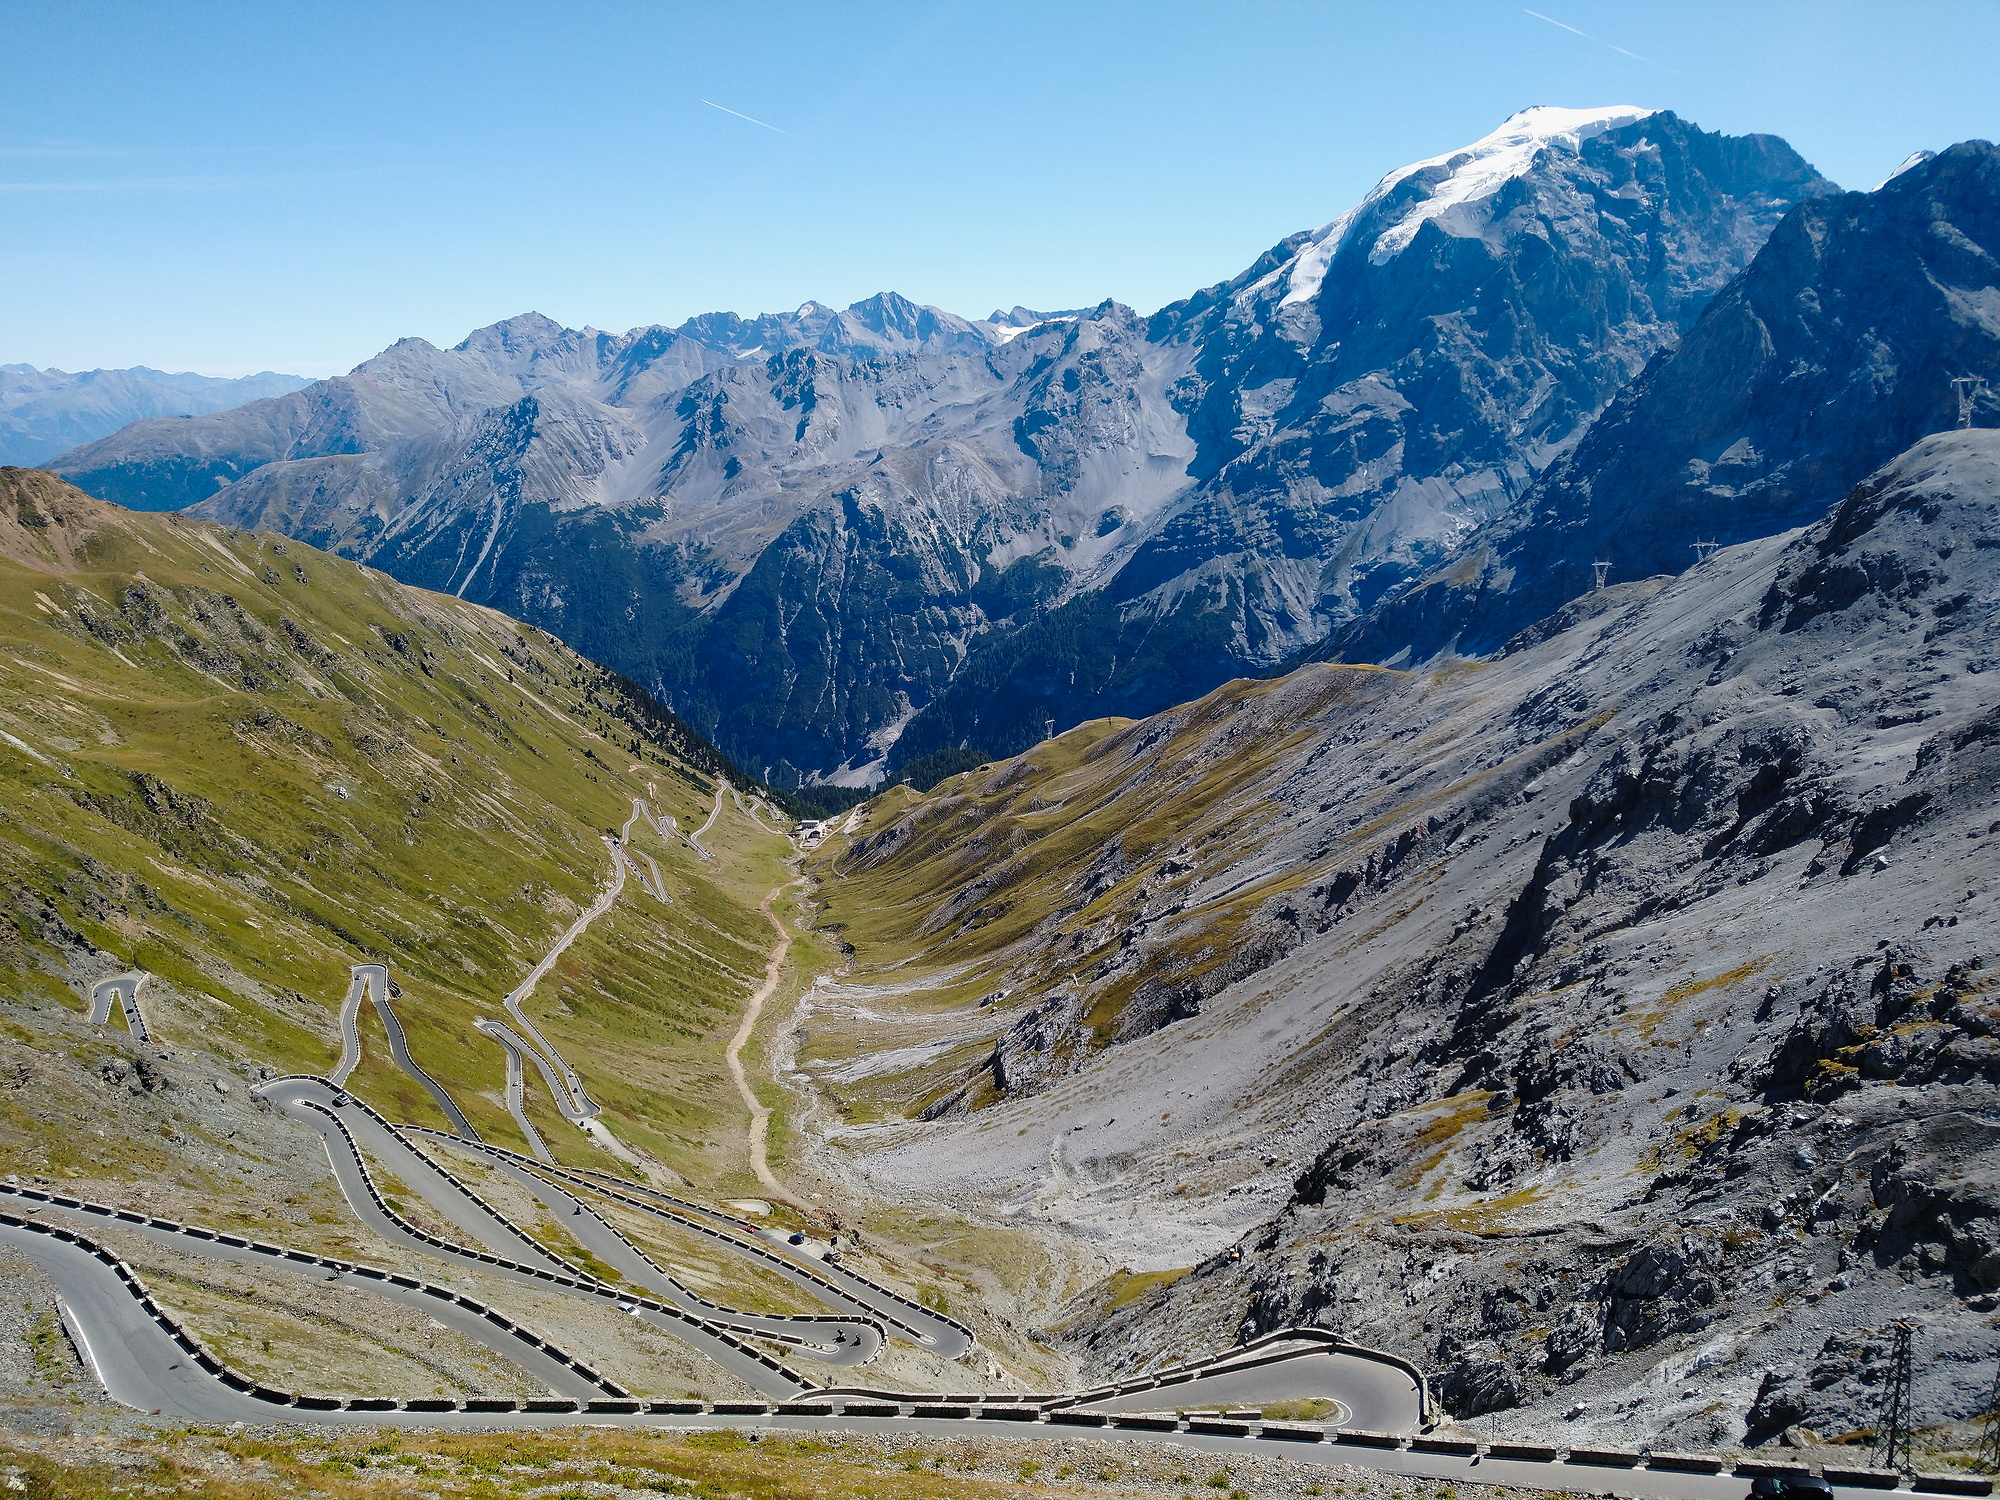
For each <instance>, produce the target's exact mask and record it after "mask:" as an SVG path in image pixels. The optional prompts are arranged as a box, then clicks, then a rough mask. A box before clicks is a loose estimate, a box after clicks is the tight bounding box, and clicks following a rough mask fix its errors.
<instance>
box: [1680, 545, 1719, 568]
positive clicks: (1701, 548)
mask: <svg viewBox="0 0 2000 1500" xmlns="http://www.w3.org/2000/svg"><path fill="white" fill-rule="evenodd" d="M1688 545H1689V546H1690V547H1692V548H1694V561H1695V566H1696V567H1700V566H1701V565H1702V564H1703V563H1705V562H1707V561H1708V560H1709V558H1710V557H1711V556H1713V555H1714V553H1715V549H1716V548H1717V547H1720V546H1721V545H1722V543H1720V542H1689V543H1688Z"/></svg>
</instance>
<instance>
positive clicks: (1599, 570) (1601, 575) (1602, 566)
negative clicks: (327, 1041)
mask: <svg viewBox="0 0 2000 1500" xmlns="http://www.w3.org/2000/svg"><path fill="white" fill-rule="evenodd" d="M1590 570H1591V572H1593V573H1595V574H1596V575H1597V588H1596V592H1597V593H1600V594H1601V593H1603V592H1604V580H1605V579H1606V578H1609V577H1610V576H1611V564H1610V563H1609V562H1608V561H1606V560H1603V559H1599V560H1598V561H1596V562H1594V563H1592V564H1591V565H1590Z"/></svg>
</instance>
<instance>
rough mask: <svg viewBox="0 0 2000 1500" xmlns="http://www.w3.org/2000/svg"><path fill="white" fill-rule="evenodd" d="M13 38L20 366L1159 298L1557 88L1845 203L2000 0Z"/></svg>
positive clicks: (1963, 120) (1421, 4) (1997, 103)
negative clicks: (496, 331) (1709, 139)
mask: <svg viewBox="0 0 2000 1500" xmlns="http://www.w3.org/2000/svg"><path fill="white" fill-rule="evenodd" d="M1537 13H1539V14H1537ZM1571 28H1573V29H1571ZM1579 33H1583V34H1579ZM0 55H4V56H6V57H7V58H8V60H9V66H8V69H7V74H8V84H7V87H6V89H5V90H0V226H4V230H5V232H4V233H0V362H11V361H17V360H25V361H28V362H30V363H33V364H37V365H59V366H62V367H64V368H69V369H78V368H88V367H91V366H96V365H129V364H135V363H145V364H153V365H158V366H163V367H165V368H169V369H198V370H203V371H208V372H211V373H216V374H241V373H247V372H249V371H252V370H258V369H264V368H275V369H281V370H289V371H295V372H297V373H301V374H307V375H322V374H331V373H335V372H337V371H340V370H345V369H347V368H349V367H351V366H352V365H353V364H355V363H357V362H358V361H360V360H361V359H364V358H366V357H367V356H368V355H369V354H371V353H373V352H375V351H376V350H377V349H380V348H381V347H383V346H384V345H386V344H388V343H390V342H392V341H393V340H394V339H396V338H398V337H401V336H404V335H407V334H419V335H421V336H423V337H425V338H428V339H431V340H433V341H434V342H438V343H454V342H456V341H457V340H458V339H460V338H462V337H463V336H464V335H465V333H466V332H468V331H469V330H470V329H472V328H474V327H477V326H479V325H481V324H484V323H489V322H492V321H494V320H495V319H497V318H501V317H505V316H508V315H510V314H513V313H517V312H521V311H525V310H527V309H530V308H533V309H537V310H539V311H542V312H545V313H547V314H549V315H550V316H551V317H554V318H557V319H560V320H561V321H563V322H565V323H568V324H570V325H572V326H577V325H581V324H585V323H589V324H592V325H594V326H597V327H600V328H613V329H624V328H627V327H630V326H633V325H636V324H641V323H652V322H665V323H675V322H679V321H680V320H681V319H683V318H685V317H687V316H689V315H691V314H694V313H698V312H705V311H709V310H712V309H729V310H733V311H737V312H745V313H754V312H759V311H766V310H771V309H776V308H784V307H792V306H796V305H797V304H798V303H800V302H802V301H804V300H805V299H807V298H809V297H810V298H817V299H819V300H821V301H824V302H829V303H833V304H836V305H844V304H846V303H848V302H851V301H854V300H856V299H857V298H860V297H864V296H867V295H869V294H871V293H873V292H876V291H879V290H882V289H884V288H894V289H895V290H898V291H901V292H903V293H904V294H906V295H908V296H911V297H914V298H916V299H917V300H919V301H923V302H931V303H935V304H937V305H939V306H943V307H947V308H950V309H952V310H953V311H957V312H961V313H964V314H967V315H968V316H974V317H977V316H982V315H984V314H985V313H986V312H988V311H990V310H991V309H992V308H994V307H996V306H1003V307H1004V306H1011V305H1013V304H1014V303H1016V302H1019V303H1023V304H1025V305H1027V306H1030V307H1044V308H1048V307H1066V306H1073V305H1078V304H1084V303H1090V302H1095V301H1097V300H1099V299H1101V298H1103V297H1106V296H1111V297H1116V298H1118V299H1119V300H1120V301H1123V302H1127V303H1130V304H1132V305H1134V306H1136V307H1138V308H1139V309H1140V310H1142V311H1150V310H1152V309H1153V308H1155V307H1157V306H1159V305H1160V304H1162V303H1164V302H1168V301H1171V300H1173V299H1174V298H1176V297H1180V296H1184V295H1186V294H1187V293H1188V292H1190V291H1192V290H1194V289H1195V288H1197V287H1200V286H1204V285H1207V284H1209V283H1211V282H1214V281H1217V280H1220V279H1222V278H1224V277H1227V276H1230V275H1233V274H1234V273H1235V272H1237V271H1238V270H1240V269H1242V268H1243V267H1244V266H1245V265H1247V264H1248V263H1249V262H1250V261H1251V260H1252V259H1254V258H1255V256H1256V255H1257V254H1258V253H1259V252H1261V251H1262V250H1263V249H1265V248H1266V247H1268V246H1269V245H1270V244H1272V243H1273V242H1275V241H1276V240H1278V239H1279V238H1281V237H1282V236H1284V235H1285V234H1288V233H1290V232H1291V231H1293V230H1296V229H1302V228H1308V227H1311V226H1313V225H1316V224H1318V223H1321V222H1323V221H1325V220H1327V219H1329V218H1332V217H1333V216H1334V215H1335V214H1336V213H1338V212H1339V211H1340V210H1341V209H1343V208H1345V207H1346V206H1347V205H1348V204H1350V203H1351V202H1353V200H1354V199H1356V198H1357V197H1359V196H1360V194H1362V193H1363V192H1365V191H1366V190H1367V188H1368V187H1369V186H1370V185H1371V184H1372V183H1373V182H1374V181H1375V179H1376V178H1377V177H1379V176H1380V175H1381V174H1382V173H1383V172H1384V171H1386V170H1388V169H1389V168H1391V167H1394V166H1397V165H1399V164H1401V163H1403V162H1406V161H1410V160H1414V159H1417V158H1421V157H1425V156H1430V155H1434V154H1436V153H1438V152H1440V151H1446V150H1449V149H1451V148H1452V147H1455V146H1458V145H1462V144H1464V143H1466V142H1468V141H1471V140H1474V139H1476V138H1477V137H1479V136H1481V135H1484V134H1485V133H1486V132H1487V131H1489V130H1491V129H1492V128H1493V127H1494V126H1495V125H1497V124H1498V123H1499V122H1500V120H1501V119H1503V118H1504V117H1505V116H1506V115H1508V114H1510V113H1512V112H1513V111H1514V110H1516V109H1520V108H1523V107H1525V106H1527V105H1531V104H1567V105H1585V106H1588V105H1600V104H1620V103H1629V104H1639V105H1648V106H1654V107H1661V108H1671V109H1674V110H1677V111H1678V112H1679V113H1681V114H1682V115H1683V116H1685V117H1686V118H1688V119H1691V120H1694V121H1695V122H1697V123H1699V124H1700V125H1702V126H1704V127H1705V128H1708V129H1719V130H1727V131H1731V132H1745V131H1759V130H1761V131H1770V132H1773V133H1776V134H1779V135H1782V136H1784V137H1786V138H1787V139H1788V140H1790V141H1791V142H1792V144H1793V145H1795V146H1796V147H1798V149H1799V150H1800V151H1802V152H1803V153H1804V154H1805V155H1806V156H1807V158H1808V159H1810V160H1811V161H1812V162H1813V163H1814V164H1815V165H1816V166H1818V167H1819V168H1820V170H1821V171H1823V172H1825V173H1826V174H1827V175H1828V176H1830V177H1832V178H1834V179H1835V180H1836V181H1839V182H1840V183H1842V184H1843V185H1844V186H1848V187H1870V186H1873V185H1874V183H1876V182H1877V181H1879V180H1880V179H1881V178H1882V177H1884V176H1885V175H1887V174H1888V172H1889V171H1891V170H1892V169H1893V168H1894V167H1895V165H1896V163H1897V162H1899V161H1900V160H1902V158H1903V157H1904V156H1906V155H1907V154H1908V153H1909V152H1910V151H1912V150H1914V149H1916V148H1918V147H1924V146H1928V147H1932V148H1936V147H1941V146H1944V145H1947V144H1949V143H1950V142H1952V141H1954V140H1960V139H1964V138H1966V137H1968V136H1984V137H1986V138H1988V139H1992V138H1995V137H2000V67H1996V66H1995V64H1994V61H1993V60H1994V58H1995V57H1996V56H2000V4H1994V3H1992V0H1971V3H1958V0H1937V3H1922V0H1906V3H1900V4H1897V3H1884V0H1875V3H1870V4H1860V3H1853V4H1848V3H1838V0H1817V3H1812V4H1794V3H1781V0H1727V3H1707V0H1681V3H1674V4H1637V3H1623V4H1614V3H1607V0H1538V3H1536V4H1535V5H1534V6H1533V7H1532V9H1530V8H1525V7H1523V6H1521V5H1519V4H1508V3H1500V0H1492V3H1488V0H1428V3H1427V0H1403V3H1395V4H1390V3H1382V4H1325V3H1321V4H1306V3H1253V0H1244V3H1237V4H1229V5H1222V4H1210V5H1191V4H1189V5H1180V4H1173V3H1168V0H1156V3H1152V4H1133V5H1123V4H1093V3H1090V0H1068V3H1060V4H1041V3H1022V0H1009V3H1005V4H1001V3H992V0H988V3H984V4H969V3H873V4H867V5H862V4H846V3H825V0H820V3H816V4H810V5H806V4H800V5H791V4H727V3H721V0H711V3H707V4H699V5H690V4H679V3H646V4H640V3H632V4H591V3H585V0H565V3H545V4H533V5H529V4H513V3H508V0H482V3H478V4H449V3H433V4H427V3H424V0H401V3H396V4H382V5H377V4H361V3H342V0H314V3H312V4H305V3H290V0H280V3H275V4H273V3H268V0H262V3H256V4H241V5H236V4H223V3H203V0H179V3H175V4H165V3H159V0H148V3H103V4H100V3H92V0H64V3H62V4H60V5H31V4H29V3H28V0H4V3H0ZM703 101H710V102H709V103H704V102H703ZM713 105H720V106H722V108H715V107H712V106H713ZM725 110H733V111H737V112H738V114H730V113H725V112H724V111H725ZM739 115H745V116H749V117H751V118H750V119H743V118H739V117H738V116H739ZM753 121H758V122H764V123H762V124H759V123H753ZM766 126H769V127H772V128H766Z"/></svg>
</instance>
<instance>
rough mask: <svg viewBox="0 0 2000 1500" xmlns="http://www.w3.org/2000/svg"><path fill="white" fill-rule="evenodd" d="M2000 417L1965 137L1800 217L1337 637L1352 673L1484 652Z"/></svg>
mask: <svg viewBox="0 0 2000 1500" xmlns="http://www.w3.org/2000/svg"><path fill="white" fill-rule="evenodd" d="M1966 376H1970V377H1979V378H1983V379H1985V380H1986V381H1987V386H1986V388H1985V389H1984V391H1982V392H1980V393H1978V394H1977V395H1976V396H1973V397H1971V398H1970V400H1969V405H1968V411H1967V415H1968V416H1969V419H1970V420H1971V421H1972V422H1973V424H1974V425H1980V426H1990V425H1992V424H1993V423H1995V422H1996V421H2000V151H1996V150H1995V148H1994V147H1993V146H1991V145H1989V144H1987V143H1985V142H1979V141H1974V142H1968V143H1965V144H1963V145H1959V146H1954V147H1952V148H1951V149H1950V150H1949V151H1946V152H1943V153H1942V154H1940V155H1937V156H1934V157H1931V158H1929V159H1927V160H1924V161H1921V162H1919V163H1917V164H1916V165H1915V166H1912V167H1910V168H1909V169H1908V170H1906V171H1904V172H1903V173H1901V174H1900V175H1899V176H1897V177H1895V178H1893V179H1892V180H1891V181H1889V182H1888V183H1886V184H1885V185H1884V186H1883V187H1882V188H1881V189H1880V190H1879V191H1877V192H1874V193H1866V194H1863V193H1849V194H1845V195H1843V196H1839V197H1820V198H1815V199H1813V200H1811V201H1809V202H1806V203H1804V204H1801V205H1800V206H1799V207H1798V208H1796V209H1794V210H1793V211H1792V213H1791V214H1790V215H1788V216H1787V217H1786V219H1785V220H1784V222H1783V223H1781V224H1780V225H1779V226H1778V229H1777V231H1776V232H1775V233H1774V234H1773V235H1772V236H1771V238H1770V241H1769V243H1767V244H1766V245H1765V246H1764V248H1763V250H1762V251H1761V252H1760V253H1759V254H1758V256H1757V258H1756V260H1755V261H1754V262H1752V264H1751V266H1750V268H1749V269H1748V270H1747V271H1746V272H1745V273H1744V274H1743V275H1742V276H1740V277H1738V278H1737V279H1736V280H1735V281H1734V282H1732V283H1731V284H1730V285H1729V287H1728V288H1727V289H1726V290H1725V291H1723V292H1722V294H1721V295H1720V296H1718V297H1717V298H1716V299H1715V300H1714V301H1713V302H1712V303H1711V304H1709V306H1708V308H1707V310H1706V312H1705V313H1703V315H1702V317H1701V319H1700V321H1699V322H1698V323H1697V324H1696V325H1695V327H1694V329H1693V331H1692V332H1691V333H1689V335H1688V337H1687V338H1686V339H1685V340H1684V341H1683V342H1681V343H1680V344H1679V345H1677V346H1676V347H1674V348H1672V349H1671V350H1669V351H1667V352H1664V353H1662V354H1661V355H1660V356H1659V357H1658V358H1657V359H1656V360H1655V361H1654V363H1653V364H1652V365H1651V366H1650V367H1649V368H1648V369H1647V370H1646V372H1645V373H1644V374H1643V375H1642V376H1641V377H1640V378H1639V379H1638V380H1636V381H1634V382H1633V383H1632V385H1631V387H1630V388H1629V389H1628V390H1626V391H1624V392H1623V393H1621V394H1620V395H1619V397H1618V399H1617V400H1616V401H1615V402H1614V403H1613V404H1612V405H1611V407H1610V409H1609V410H1607V411H1606V412H1605V413H1604V415H1603V416H1602V417H1601V418H1599V419H1598V420H1597V422H1596V423H1594V424H1593V425H1592V426H1591V428H1590V430H1589V431H1588V432H1587V433H1586V434H1585V436H1584V437H1583V438H1582V440H1581V441H1580V442H1579V443H1578V444H1577V446H1576V448H1575V451H1574V452H1572V453H1570V454H1568V455H1567V456H1565V457H1564V458H1563V459H1562V460H1561V461H1560V462H1558V463H1557V464H1555V465H1554V466H1553V467H1552V468H1551V469H1550V470H1549V472H1548V473H1547V474H1546V475H1545V476H1544V477H1543V478H1542V480H1541V481H1540V482H1539V483H1538V484H1537V485H1536V486H1535V488H1534V489H1533V490H1532V491H1531V492H1529V493H1528V494H1526V495H1525V496H1523V497H1522V499H1521V501H1520V503H1519V504H1518V505H1517V506H1515V507H1513V508H1512V510H1511V511H1509V512H1508V513H1506V514H1504V515H1503V516H1501V517H1500V518H1499V519H1498V520H1497V521H1496V522H1495V523H1494V524H1493V525H1491V526H1490V527H1488V528H1487V529H1486V530H1484V531H1482V532H1480V533H1479V534H1478V535H1476V536H1474V537H1472V538H1470V539H1469V540H1468V541H1467V543H1466V544H1465V546H1464V547H1463V548H1462V549H1461V551H1460V553H1459V555H1458V556H1456V557H1454V558H1452V559H1450V560H1449V561H1448V562H1446V563H1445V564H1444V565H1443V566H1442V567H1440V568H1439V569H1438V570H1436V571H1435V572H1433V573H1432V574H1431V575H1430V576H1428V577H1427V578H1425V579H1423V580H1422V581H1421V582H1420V583H1418V584H1417V585H1416V586H1414V587H1412V588H1410V589H1408V590H1407V591H1405V592H1404V593H1403V594H1401V595H1400V596H1399V597H1396V598H1394V599H1391V600H1389V601H1387V602H1386V603H1385V604H1384V605H1383V606H1382V607H1380V608H1379V609H1377V610H1376V611H1375V612H1374V613H1373V614H1372V615H1371V616H1369V617H1368V618H1365V619H1362V620H1359V621H1357V622H1355V624H1354V625H1352V626H1351V627H1349V628H1347V629H1346V630H1344V631H1343V632H1341V633H1340V634H1339V635H1338V636H1337V637H1336V639H1335V640H1334V641H1332V642H1331V643H1330V649H1331V652H1332V654H1335V655H1337V656H1339V657H1342V658H1344V659H1347V660H1375V661H1384V660H1391V659H1413V660H1424V659H1426V658H1428V657H1430V656H1431V655H1433V654H1435V653H1436V652H1438V651H1441V650H1445V649H1455V650H1458V651H1460V652H1462V653H1466V654H1482V653H1485V652H1488V651H1491V650H1493V649H1495V648H1496V647H1497V646H1499V645H1500V644H1501V643H1502V642H1503V641H1505V640H1506V639H1507V637H1508V636H1509V635H1511V634H1512V633H1513V632H1514V631H1516V630H1519V629H1520V628H1522V627H1523V626H1525V625H1526V624H1528V623H1529V622H1530V621H1532V620H1535V619H1537V618H1539V617H1541V616H1543V615H1546V614H1548V613H1549V612H1550V611H1552V610H1554V609H1555V608H1556V607H1557V606H1559V605H1560V604H1561V603H1562V602H1563V601H1564V600H1566V599H1569V598H1573V597H1575V596H1576V595H1578V594H1581V593H1583V592H1584V591H1585V590H1586V589H1588V588H1589V587H1590V586H1591V582H1592V574H1591V566H1590V565H1591V563H1592V562H1593V561H1596V560H1599V559H1602V560H1606V561H1608V562H1609V563H1610V565H1611V576H1613V577H1615V578H1620V579H1630V578H1639V577H1645V576H1647V575H1650V574H1657V573H1678V572H1680V571H1682V570H1683V569H1685V568H1686V567H1688V566H1689V565H1690V564H1691V563H1692V562H1693V561H1694V558H1695V551H1694V549H1693V548H1692V545H1691V544H1692V543H1694V542H1696V541H1719V542H1723V543H1729V542H1737V541H1743V540H1745V539H1747V538H1750V537H1755V536H1766V535H1769V534H1771V533H1773V532H1776V531H1781V530H1783V529H1785V528H1786V527H1790V526H1797V525H1801V524H1804V523H1805V522H1808V521H1812V520H1815V519H1817V518H1818V517H1819V516H1820V515H1822V514H1824V512H1825V510H1826V507H1827V506H1828V505H1829V504H1831V503H1832V502H1833V501H1834V500H1835V499H1836V498H1837V497H1839V496H1840V495H1841V494H1842V493H1843V492H1844V491H1845V490H1846V489H1847V488H1848V486H1850V485H1852V484H1854V483H1855V482H1856V481H1857V480H1859V479H1860V478H1861V476H1863V475H1864V474H1866V473H1868V472H1869V471H1870V470H1871V469H1873V468H1875V467H1876V466H1877V465H1879V464H1881V463H1884V462H1886V461H1887V460H1888V459H1889V458H1890V457H1892V456H1893V455H1895V454H1896V453H1899V452H1901V451H1902V450H1903V449H1904V448H1906V447H1907V446H1909V444H1911V443H1912V442H1914V441H1916V439H1917V438H1919V437H1921V436H1923V435H1924V434H1925V433H1927V432H1936V431H1938V430H1940V429H1943V428H1947V427H1951V426H1955V425H1956V424H1957V423H1958V421H1959V419H1960V409H1959V402H1958V392H1957V391H1956V390H1955V389H1954V387H1953V384H1952V382H1953V380H1954V379H1956V378H1959V377H1966Z"/></svg>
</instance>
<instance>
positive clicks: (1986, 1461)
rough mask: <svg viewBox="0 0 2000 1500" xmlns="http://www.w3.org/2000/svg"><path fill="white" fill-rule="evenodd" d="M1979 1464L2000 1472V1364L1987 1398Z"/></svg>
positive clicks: (1989, 1471)
mask: <svg viewBox="0 0 2000 1500" xmlns="http://www.w3.org/2000/svg"><path fill="white" fill-rule="evenodd" d="M1979 1464H1980V1467H1981V1468H1983V1469H1985V1470H1986V1472H1987V1473H1989V1474H2000V1365H1996V1366H1995V1367H1994V1370H1993V1390H1992V1392H1991V1393H1990V1394H1989V1395H1988V1396H1987V1398H1986V1431H1985V1433H1984V1434H1983V1435H1982V1436H1981V1437H1980V1439H1979Z"/></svg>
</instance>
